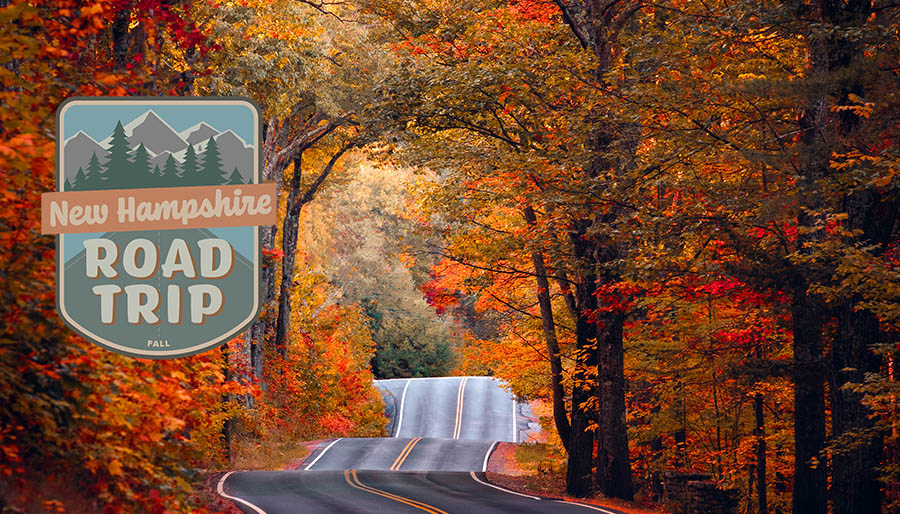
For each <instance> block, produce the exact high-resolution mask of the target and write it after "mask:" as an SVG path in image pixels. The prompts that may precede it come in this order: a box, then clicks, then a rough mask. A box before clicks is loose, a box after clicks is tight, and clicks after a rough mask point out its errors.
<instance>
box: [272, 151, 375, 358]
mask: <svg viewBox="0 0 900 514" xmlns="http://www.w3.org/2000/svg"><path fill="white" fill-rule="evenodd" d="M357 143H358V142H357V141H355V140H354V141H350V142H348V143H346V144H344V145H343V146H342V147H341V148H340V149H338V150H337V151H336V152H335V153H334V154H332V156H331V159H330V160H329V161H328V164H326V165H325V167H324V168H323V169H322V171H321V172H319V175H318V176H317V177H316V179H315V180H314V181H313V182H312V184H310V185H309V187H308V188H307V189H306V191H305V192H304V193H303V194H302V195H301V194H300V183H301V179H302V171H303V169H302V167H301V165H302V161H303V150H304V149H300V150H299V151H298V153H297V156H296V157H295V158H294V173H293V175H292V176H291V187H290V190H289V191H288V199H287V206H286V208H285V212H284V227H283V228H282V232H281V249H282V251H283V252H284V255H283V256H282V257H281V286H280V287H279V291H278V318H277V320H276V324H275V341H274V343H275V350H276V351H277V352H278V355H280V356H281V358H285V357H287V348H288V337H287V335H288V331H289V330H290V328H291V288H292V286H293V285H294V262H295V261H296V256H297V236H298V233H299V230H300V227H299V222H300V209H301V208H302V207H303V206H304V205H306V204H307V203H309V202H310V201H312V199H313V198H314V197H315V194H316V192H317V191H318V190H319V188H320V187H321V186H322V183H324V182H325V179H327V178H328V175H330V174H331V170H333V169H334V165H335V164H336V163H337V161H338V160H339V159H340V158H341V156H342V155H344V152H346V151H347V150H349V149H350V148H352V147H353V146H355V145H356V144H357Z"/></svg>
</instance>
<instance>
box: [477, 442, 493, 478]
mask: <svg viewBox="0 0 900 514" xmlns="http://www.w3.org/2000/svg"><path fill="white" fill-rule="evenodd" d="M494 446H497V441H494V442H493V443H491V445H490V446H489V447H488V451H487V453H485V454H484V465H482V466H481V472H482V473H484V472H485V471H487V465H488V459H490V457H491V452H492V451H494Z"/></svg>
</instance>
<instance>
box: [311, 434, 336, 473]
mask: <svg viewBox="0 0 900 514" xmlns="http://www.w3.org/2000/svg"><path fill="white" fill-rule="evenodd" d="M341 439H343V437H338V438H337V439H335V440H334V441H331V444H329V445H328V446H326V447H325V449H324V450H322V452H321V453H319V454H318V455H316V458H315V459H313V461H312V462H310V463H309V464H307V465H306V467H305V468H303V470H304V471H306V470H307V469H309V468H311V467H313V464H315V463H316V462H319V459H321V458H322V455H325V452H327V451H328V450H330V449H331V447H332V446H334V443H336V442H338V441H340V440H341Z"/></svg>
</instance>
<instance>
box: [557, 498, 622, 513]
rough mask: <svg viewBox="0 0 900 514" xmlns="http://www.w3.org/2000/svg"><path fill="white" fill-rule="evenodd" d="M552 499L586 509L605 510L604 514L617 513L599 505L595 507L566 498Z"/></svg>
mask: <svg viewBox="0 0 900 514" xmlns="http://www.w3.org/2000/svg"><path fill="white" fill-rule="evenodd" d="M552 501H555V502H556V503H567V504H569V505H578V506H579V507H584V508H586V509H591V510H596V511H598V512H605V513H606V514H619V513H618V512H613V511H611V510H606V509H601V508H600V507H595V506H593V505H586V504H584V503H577V502H567V501H566V500H552Z"/></svg>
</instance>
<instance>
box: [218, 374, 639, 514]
mask: <svg viewBox="0 0 900 514" xmlns="http://www.w3.org/2000/svg"><path fill="white" fill-rule="evenodd" d="M376 385H377V386H378V387H379V388H381V389H383V390H386V391H387V392H389V393H390V394H391V396H392V397H393V398H394V399H395V400H396V410H395V413H394V415H393V419H392V430H391V435H392V436H393V437H377V438H341V439H334V440H331V441H327V442H325V443H323V444H321V445H320V446H319V448H317V449H316V451H314V452H313V453H312V454H310V455H309V456H308V457H307V458H306V460H305V461H304V462H303V463H302V464H301V465H300V467H299V469H298V470H291V471H239V472H238V471H232V472H230V473H227V474H225V475H224V476H223V477H222V478H221V479H220V480H219V482H218V485H217V488H218V493H219V494H220V495H222V496H223V497H225V498H228V499H230V500H232V501H233V502H234V503H235V505H237V506H238V508H240V509H241V510H242V511H244V512H245V513H247V514H307V513H309V514H318V513H322V514H326V513H327V514H332V513H344V512H346V513H372V512H377V513H385V514H387V513H395V512H396V513H407V512H409V513H417V514H421V513H422V512H427V513H430V514H455V513H460V514H478V513H483V512H484V513H491V512H509V513H516V514H521V513H569V512H572V513H581V514H586V513H587V512H590V511H596V512H605V513H606V514H621V513H620V512H618V511H615V510H613V509H608V508H601V507H597V506H594V505H585V504H580V503H574V502H564V501H560V500H555V499H551V498H540V497H538V496H531V495H526V494H522V493H519V492H516V491H510V490H507V489H504V488H502V487H499V486H497V485H494V484H491V483H489V482H488V481H487V479H486V478H485V476H484V472H485V471H486V470H487V463H488V458H489V457H490V454H491V452H492V451H493V450H494V447H495V446H496V444H497V442H501V441H508V442H519V439H520V437H521V435H522V434H523V433H524V432H525V431H526V430H527V426H524V423H523V420H522V417H521V416H520V413H521V409H522V406H521V405H519V404H518V403H517V402H516V401H515V398H513V397H512V396H511V395H510V394H509V393H508V392H506V391H505V390H503V389H502V387H501V383H500V382H499V381H498V380H496V379H493V378H491V377H440V378H413V379H392V380H378V381H376Z"/></svg>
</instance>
